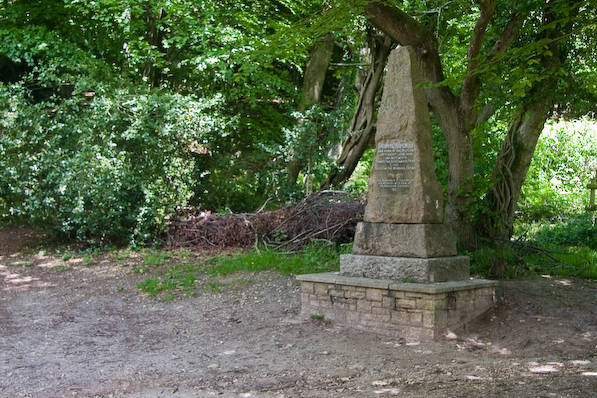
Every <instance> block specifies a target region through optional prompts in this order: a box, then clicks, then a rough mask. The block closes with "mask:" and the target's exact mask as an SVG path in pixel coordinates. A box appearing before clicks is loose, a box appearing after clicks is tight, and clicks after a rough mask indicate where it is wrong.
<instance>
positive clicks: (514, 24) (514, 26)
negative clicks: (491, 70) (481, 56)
mask: <svg viewBox="0 0 597 398" xmlns="http://www.w3.org/2000/svg"><path fill="white" fill-rule="evenodd" d="M520 22H521V20H520V15H518V14H512V16H511V17H510V20H509V21H508V23H507V24H506V27H505V28H504V31H503V32H502V34H501V35H500V37H499V38H498V39H497V41H496V42H495V44H494V45H493V47H492V48H491V52H490V53H489V58H493V57H495V55H497V54H501V53H503V52H504V51H506V49H508V47H510V44H512V42H513V41H514V39H515V38H516V35H518V28H519V27H520Z"/></svg>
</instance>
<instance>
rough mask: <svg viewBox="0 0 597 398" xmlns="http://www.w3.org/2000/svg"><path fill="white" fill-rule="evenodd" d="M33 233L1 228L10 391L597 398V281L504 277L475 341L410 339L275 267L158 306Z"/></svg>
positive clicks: (2, 387) (107, 264)
mask: <svg viewBox="0 0 597 398" xmlns="http://www.w3.org/2000/svg"><path fill="white" fill-rule="evenodd" d="M32 236H33V235H32V234H31V233H30V231H26V230H21V229H10V230H4V231H0V397H6V398H9V397H10V398H12V397H35V398H38V397H39V398H44V397H52V398H54V397H127V398H132V397H139V398H141V397H149V398H151V397H211V396H220V397H385V396H400V397H478V396H485V397H591V396H597V283H595V282H594V281H582V280H563V279H557V278H540V279H535V280H527V281H509V282H505V283H504V284H503V286H502V290H503V293H504V297H505V299H504V302H503V303H502V304H500V306H499V307H498V308H497V309H496V311H495V312H494V313H492V314H489V315H488V316H487V318H486V319H484V320H483V321H482V322H479V323H477V324H475V325H472V326H471V327H470V328H469V330H467V331H466V332H465V333H463V334H460V335H458V336H457V337H456V338H452V339H446V340H443V341H439V342H433V343H420V344H410V345H405V344H402V343H401V342H400V341H395V340H392V339H388V338H385V337H380V336H377V335H374V334H368V333H361V332H354V331H346V330H341V329H338V328H336V327H335V326H334V325H331V324H327V323H326V322H325V321H311V320H308V321H303V320H301V319H300V318H299V316H298V315H297V312H298V310H299V308H300V304H299V294H298V285H297V284H296V282H295V281H294V280H293V278H288V277H285V276H281V275H279V274H276V273H269V272H262V273H256V274H249V273H245V274H239V275H235V276H233V277H229V278H227V279H226V280H225V281H224V282H225V283H224V284H223V286H224V288H223V289H222V292H220V293H208V292H205V291H203V292H201V293H200V294H199V295H198V297H192V298H190V297H186V298H182V299H177V300H174V301H170V302H164V301H157V300H154V299H151V298H148V297H147V296H146V295H144V294H143V293H141V292H140V291H138V290H137V289H136V287H135V286H136V284H137V283H138V282H139V281H141V280H143V279H144V276H143V275H138V274H135V273H134V272H133V270H132V267H130V266H123V265H122V264H119V263H117V262H115V261H112V260H110V259H109V258H107V257H106V258H100V259H98V260H97V261H96V264H94V265H93V266H90V267H89V266H84V265H83V264H81V263H76V262H74V263H72V264H71V263H69V268H68V269H66V270H62V271H60V269H64V268H65V267H60V266H59V265H57V264H61V260H60V259H59V258H58V256H52V255H48V254H43V253H42V254H40V253H35V252H32V251H31V250H29V251H28V249H27V248H26V243H27V242H29V241H30V240H32V239H33V238H32ZM24 246H25V247H24Z"/></svg>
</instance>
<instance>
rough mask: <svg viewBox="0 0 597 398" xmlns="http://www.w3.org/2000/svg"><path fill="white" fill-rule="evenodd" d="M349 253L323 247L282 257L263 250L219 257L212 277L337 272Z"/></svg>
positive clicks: (211, 270)
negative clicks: (267, 272) (243, 273)
mask: <svg viewBox="0 0 597 398" xmlns="http://www.w3.org/2000/svg"><path fill="white" fill-rule="evenodd" d="M347 250H349V249H348V248H347V247H346V246H343V247H340V248H335V247H320V246H316V245H311V246H309V247H307V248H306V249H304V250H303V251H302V252H299V253H292V254H286V253H280V252H276V251H274V250H269V249H263V250H259V251H251V252H248V253H237V254H234V255H232V256H216V257H212V258H211V259H210V260H209V263H210V264H212V265H211V267H209V270H208V272H209V274H210V275H212V276H214V275H229V274H232V273H235V272H239V271H265V270H273V271H278V272H280V273H281V274H284V275H297V274H311V273H318V272H326V271H337V270H338V267H339V255H340V254H341V253H343V252H346V251H347Z"/></svg>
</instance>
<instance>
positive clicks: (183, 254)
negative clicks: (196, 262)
mask: <svg viewBox="0 0 597 398" xmlns="http://www.w3.org/2000/svg"><path fill="white" fill-rule="evenodd" d="M172 255H173V256H174V257H176V258H180V259H182V260H184V259H187V258H189V257H191V256H192V255H193V252H192V251H190V250H189V249H187V248H186V247H181V248H180V249H178V250H176V251H174V252H172Z"/></svg>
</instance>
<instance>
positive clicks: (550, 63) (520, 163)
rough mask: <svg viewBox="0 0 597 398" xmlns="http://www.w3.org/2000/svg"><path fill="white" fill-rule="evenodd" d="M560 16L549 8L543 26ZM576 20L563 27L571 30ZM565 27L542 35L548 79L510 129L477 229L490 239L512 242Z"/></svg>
mask: <svg viewBox="0 0 597 398" xmlns="http://www.w3.org/2000/svg"><path fill="white" fill-rule="evenodd" d="M578 7H579V6H578V3H574V2H573V1H572V0H571V1H570V2H569V9H570V10H571V14H577V13H578V9H579V8H578ZM558 18H559V17H558V16H556V15H554V14H553V13H552V12H551V9H550V7H547V9H546V10H545V13H544V16H543V23H544V25H549V24H550V23H551V22H553V21H556V20H558ZM571 21H573V18H570V19H569V20H568V22H567V26H566V27H563V30H564V31H568V30H569V28H571V26H570V24H571V23H572V22H571ZM561 34H562V27H559V28H557V29H555V28H552V29H547V30H545V31H543V32H542V34H541V37H540V38H541V39H547V40H550V41H551V42H550V44H549V50H550V54H548V55H545V54H544V55H543V56H542V59H541V66H542V67H543V71H544V75H545V78H544V79H543V80H541V81H539V82H536V83H535V84H534V85H533V87H532V88H531V89H530V90H529V94H528V95H527V97H526V98H525V99H524V101H523V103H522V105H521V107H520V109H519V111H518V112H517V114H516V116H515V118H514V119H513V120H512V122H511V123H510V125H509V127H508V132H507V135H506V138H505V139H504V142H503V143H502V146H501V148H500V152H499V153H498V157H497V160H496V165H495V169H494V172H493V180H494V181H495V182H494V184H493V186H492V187H491V188H490V189H489V190H488V191H487V193H486V195H485V197H486V208H487V213H486V214H485V216H484V217H483V218H481V220H480V222H479V225H478V229H479V230H480V231H481V232H482V233H483V235H485V236H487V237H488V238H490V239H494V240H495V239H498V240H509V239H510V238H511V237H512V233H513V225H514V215H515V211H516V204H517V203H518V199H519V197H520V192H521V190H522V185H523V183H524V179H525V176H526V174H527V171H528V169H529V166H530V164H531V160H532V158H533V153H534V152H535V147H536V145H537V141H538V139H539V136H540V134H541V132H542V130H543V126H544V125H545V122H546V120H547V118H548V116H549V113H550V111H551V110H552V108H553V100H551V98H552V96H551V91H552V90H554V89H555V87H556V86H557V77H556V72H557V71H559V70H560V68H561V65H562V63H563V59H565V56H566V54H563V53H562V51H561V49H562V48H563V47H564V46H562V45H561V43H559V42H558V38H559V37H560V36H561Z"/></svg>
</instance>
